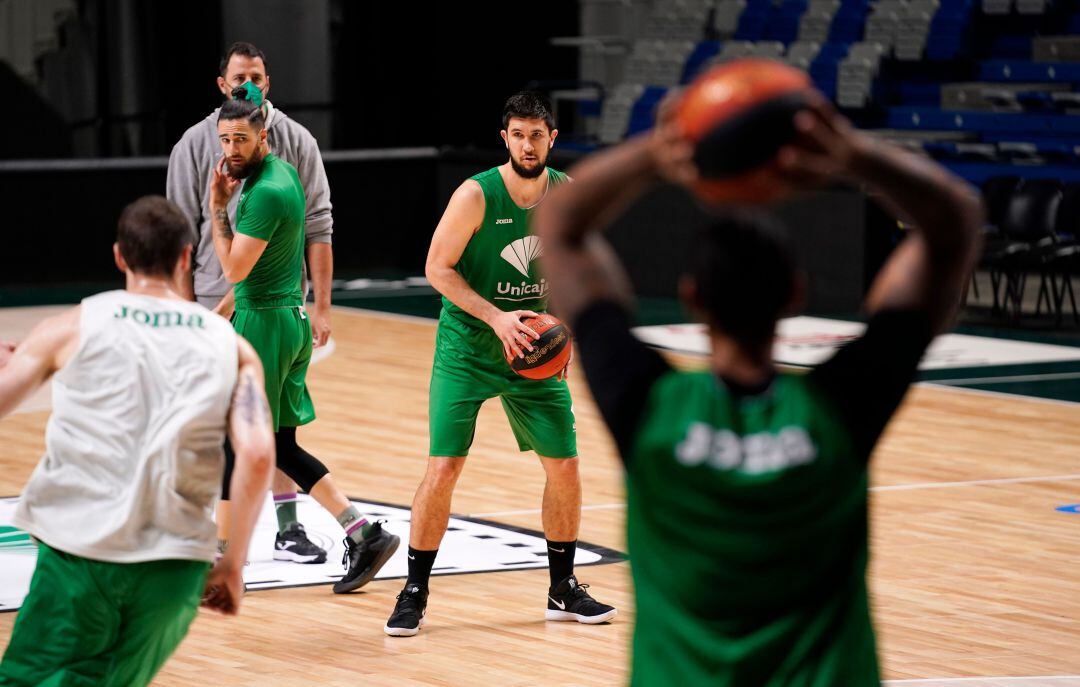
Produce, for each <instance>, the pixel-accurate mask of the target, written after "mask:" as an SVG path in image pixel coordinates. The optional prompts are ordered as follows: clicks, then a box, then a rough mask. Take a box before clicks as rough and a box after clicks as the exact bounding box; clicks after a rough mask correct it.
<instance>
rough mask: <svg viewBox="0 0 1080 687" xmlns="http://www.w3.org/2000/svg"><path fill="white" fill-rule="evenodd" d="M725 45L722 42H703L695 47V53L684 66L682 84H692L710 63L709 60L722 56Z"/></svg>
mask: <svg viewBox="0 0 1080 687" xmlns="http://www.w3.org/2000/svg"><path fill="white" fill-rule="evenodd" d="M722 46H723V44H722V43H721V42H720V41H702V42H701V43H698V44H697V45H696V46H694V51H693V52H691V53H690V56H689V57H687V58H686V64H685V65H683V73H682V79H681V80H680V83H684V84H686V83H690V82H691V81H693V80H694V77H695V76H697V75H698V74H699V73H700V72H701V70H702V69H703V68H704V67H705V65H706V64H708V63H709V60H711V59H712V58H714V57H716V56H717V55H718V54H720V48H721V47H722Z"/></svg>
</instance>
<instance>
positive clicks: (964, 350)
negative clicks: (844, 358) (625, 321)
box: [634, 316, 1080, 370]
mask: <svg viewBox="0 0 1080 687" xmlns="http://www.w3.org/2000/svg"><path fill="white" fill-rule="evenodd" d="M864 331H866V325H865V324H863V323H861V322H845V321H841V320H830V319H827V318H823V317H806V316H802V317H789V318H785V319H782V320H780V322H779V323H778V325H777V329H776V334H777V336H776V343H775V345H774V346H773V360H775V361H776V362H778V363H784V364H790V365H800V366H809V367H812V366H814V365H818V364H820V363H822V362H824V361H826V360H828V359H829V358H830V357H831V356H832V354H833V353H835V352H836V350H837V349H838V348H840V347H841V346H843V345H844V344H846V343H848V342H850V341H851V340H852V339H855V338H857V337H858V336H860V335H862V333H863V332H864ZM634 334H636V335H637V337H638V338H640V339H641V340H642V341H644V342H645V343H647V344H649V345H651V346H659V347H660V348H664V349H667V350H672V351H678V352H681V353H693V354H698V355H704V354H706V353H708V352H709V338H708V336H707V335H706V331H705V325H703V324H672V325H660V326H651V327H636V328H635V329H634ZM1069 360H1080V347H1076V346H1059V345H1055V344H1043V343H1031V342H1028V341H1013V340H1010V339H994V338H990V337H985V336H970V335H967V334H942V335H941V336H939V337H937V338H936V339H934V342H933V343H932V344H931V345H930V347H929V348H928V349H927V351H926V355H925V356H924V357H923V359H922V361H921V362H920V363H919V369H921V370H940V369H949V368H961V367H986V366H991V365H1019V364H1028V363H1045V362H1059V361H1069Z"/></svg>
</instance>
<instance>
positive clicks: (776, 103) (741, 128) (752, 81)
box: [675, 58, 813, 204]
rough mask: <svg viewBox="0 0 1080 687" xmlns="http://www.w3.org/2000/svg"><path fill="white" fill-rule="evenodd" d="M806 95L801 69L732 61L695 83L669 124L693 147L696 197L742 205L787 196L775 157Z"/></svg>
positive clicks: (807, 84)
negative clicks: (696, 174) (673, 125)
mask: <svg viewBox="0 0 1080 687" xmlns="http://www.w3.org/2000/svg"><path fill="white" fill-rule="evenodd" d="M812 92H813V85H812V84H811V82H810V77H809V76H808V75H807V74H806V73H805V72H803V71H800V70H798V69H795V68H794V67H789V66H787V65H785V64H782V63H780V62H774V61H772V60H763V59H753V58H751V59H743V60H735V61H733V62H728V63H726V64H722V65H720V66H717V67H713V68H712V69H710V70H709V71H707V72H705V73H704V74H702V75H701V76H699V77H698V78H697V79H695V80H694V82H693V83H692V84H691V85H690V86H689V87H688V88H687V89H686V93H685V94H684V95H683V97H682V99H681V100H680V102H679V104H678V109H677V111H676V112H675V120H676V122H677V123H678V125H679V126H680V127H681V128H682V131H683V133H684V134H685V135H686V136H687V138H689V139H690V140H691V141H693V142H694V143H695V145H696V149H695V152H694V162H695V163H696V164H697V167H698V171H699V172H700V175H701V178H700V180H699V181H698V182H697V184H696V186H695V188H694V191H695V192H696V193H697V195H698V196H699V197H701V198H702V199H703V200H706V201H709V202H713V203H747V204H757V203H765V202H768V201H772V200H776V199H778V198H780V197H782V196H784V195H786V194H787V193H788V191H790V189H789V187H788V185H787V184H786V183H784V181H783V179H782V178H781V177H780V175H779V174H778V171H777V169H776V152H777V151H778V150H779V149H780V147H781V146H783V145H784V144H785V143H787V142H789V141H790V140H791V139H792V137H793V136H794V134H795V125H794V117H795V113H797V112H798V111H799V110H800V109H802V108H803V107H804V106H805V105H806V102H807V98H808V96H809V95H810V94H811V93H812Z"/></svg>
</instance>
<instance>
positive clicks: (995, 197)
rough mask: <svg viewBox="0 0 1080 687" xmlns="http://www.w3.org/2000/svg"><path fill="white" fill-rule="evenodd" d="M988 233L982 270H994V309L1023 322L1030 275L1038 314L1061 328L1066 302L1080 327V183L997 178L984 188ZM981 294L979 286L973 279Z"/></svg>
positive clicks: (1012, 177)
mask: <svg viewBox="0 0 1080 687" xmlns="http://www.w3.org/2000/svg"><path fill="white" fill-rule="evenodd" d="M982 191H983V197H984V199H985V202H986V208H987V230H986V241H985V248H984V252H983V257H982V260H981V262H980V267H981V268H982V269H983V270H985V271H987V272H989V274H990V284H991V289H992V290H993V293H992V297H993V306H992V307H993V310H994V311H995V312H996V313H1000V314H1007V315H1010V316H1011V317H1013V318H1018V317H1019V316H1020V313H1021V304H1022V303H1023V299H1024V292H1025V290H1026V289H1027V284H1028V281H1029V278H1030V275H1034V276H1035V277H1036V278H1037V279H1038V281H1039V286H1038V288H1039V291H1038V293H1037V294H1036V311H1035V314H1036V315H1040V314H1041V313H1042V309H1043V307H1044V305H1045V307H1046V311H1047V312H1048V313H1049V314H1050V315H1052V316H1053V317H1054V318H1055V321H1056V322H1057V323H1058V324H1060V323H1061V321H1062V320H1063V318H1064V314H1065V305H1066V303H1067V304H1068V305H1069V306H1071V310H1072V319H1073V321H1074V322H1077V323H1080V311H1078V309H1077V302H1076V294H1075V291H1074V288H1073V283H1072V278H1073V276H1076V275H1078V274H1080V241H1078V235H1080V184H1069V185H1062V184H1060V183H1059V182H1057V181H1055V180H1052V179H1037V180H1025V179H1022V178H1020V177H1016V176H1009V177H996V178H992V179H989V180H987V181H986V183H984V184H983V186H982ZM972 285H973V286H974V287H975V289H974V293H975V295H976V296H977V295H978V291H977V282H975V281H974V280H973V281H972Z"/></svg>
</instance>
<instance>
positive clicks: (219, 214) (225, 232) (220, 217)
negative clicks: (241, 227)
mask: <svg viewBox="0 0 1080 687" xmlns="http://www.w3.org/2000/svg"><path fill="white" fill-rule="evenodd" d="M214 216H215V217H216V218H217V221H218V222H220V223H221V224H220V226H219V229H218V234H219V235H220V236H222V237H224V238H227V239H231V238H232V237H233V230H232V222H230V221H229V211H228V210H216V211H215V212H214Z"/></svg>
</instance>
